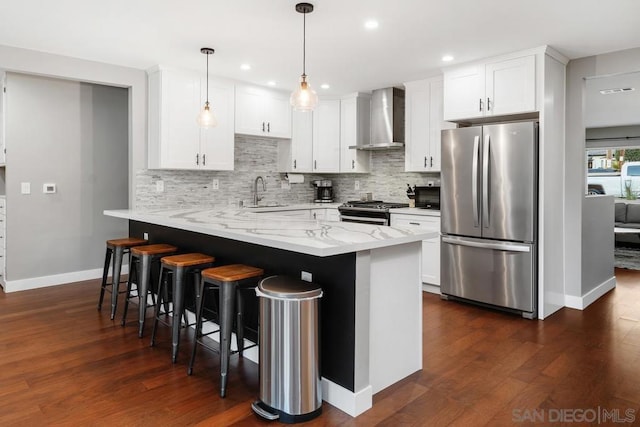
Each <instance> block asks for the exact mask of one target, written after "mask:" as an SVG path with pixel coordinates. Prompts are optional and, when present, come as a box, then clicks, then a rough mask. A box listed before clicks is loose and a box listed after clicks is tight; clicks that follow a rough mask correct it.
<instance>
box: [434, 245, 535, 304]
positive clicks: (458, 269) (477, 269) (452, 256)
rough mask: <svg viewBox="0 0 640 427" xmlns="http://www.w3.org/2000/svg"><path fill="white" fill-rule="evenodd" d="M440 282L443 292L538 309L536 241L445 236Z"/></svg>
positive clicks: (487, 302) (489, 302)
mask: <svg viewBox="0 0 640 427" xmlns="http://www.w3.org/2000/svg"><path fill="white" fill-rule="evenodd" d="M441 239H442V240H441V243H440V244H441V253H440V257H441V258H440V266H441V271H440V286H441V291H442V293H443V294H447V295H452V296H456V297H460V298H465V299H468V300H472V301H478V302H482V303H486V304H492V305H496V306H500V307H507V308H511V309H515V310H521V311H525V312H534V311H535V305H534V303H535V295H536V283H537V281H536V274H535V265H536V256H535V254H536V250H535V249H536V248H535V245H534V244H525V243H511V242H498V241H491V240H483V239H473V238H463V237H454V236H442V238H441Z"/></svg>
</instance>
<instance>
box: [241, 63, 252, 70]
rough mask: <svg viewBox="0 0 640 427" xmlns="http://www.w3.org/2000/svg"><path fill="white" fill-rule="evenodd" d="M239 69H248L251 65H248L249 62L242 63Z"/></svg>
mask: <svg viewBox="0 0 640 427" xmlns="http://www.w3.org/2000/svg"><path fill="white" fill-rule="evenodd" d="M240 69H241V70H244V71H248V70H250V69H251V65H249V64H242V65H241V66H240Z"/></svg>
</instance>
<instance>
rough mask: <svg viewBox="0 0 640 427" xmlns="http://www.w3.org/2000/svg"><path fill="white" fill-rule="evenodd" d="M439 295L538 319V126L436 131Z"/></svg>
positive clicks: (512, 124)
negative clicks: (439, 144) (439, 158)
mask: <svg viewBox="0 0 640 427" xmlns="http://www.w3.org/2000/svg"><path fill="white" fill-rule="evenodd" d="M441 170H442V171H441V196H440V209H441V215H442V218H441V219H442V221H441V224H442V229H441V231H442V236H441V242H440V248H441V255H440V256H441V261H440V268H441V271H440V281H441V292H442V294H443V296H444V297H445V298H447V297H448V296H452V297H456V298H463V299H466V300H470V301H474V302H478V303H483V304H490V305H492V306H497V307H502V308H505V309H510V310H515V311H517V312H521V313H522V315H523V316H524V317H527V318H534V317H536V315H537V310H536V299H537V275H536V270H537V256H536V253H537V246H536V240H537V231H538V227H537V223H538V221H537V218H538V216H537V210H538V124H537V123H536V122H514V123H504V124H495V125H487V126H473V127H467V128H459V129H451V130H443V131H442V169H441Z"/></svg>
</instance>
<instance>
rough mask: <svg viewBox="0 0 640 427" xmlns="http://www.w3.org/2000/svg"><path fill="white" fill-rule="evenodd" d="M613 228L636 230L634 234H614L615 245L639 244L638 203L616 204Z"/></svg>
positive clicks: (639, 211) (639, 212) (639, 222)
mask: <svg viewBox="0 0 640 427" xmlns="http://www.w3.org/2000/svg"><path fill="white" fill-rule="evenodd" d="M615 226H616V227H622V228H635V229H638V234H636V233H616V244H617V243H625V244H626V243H637V244H640V203H625V202H616V204H615Z"/></svg>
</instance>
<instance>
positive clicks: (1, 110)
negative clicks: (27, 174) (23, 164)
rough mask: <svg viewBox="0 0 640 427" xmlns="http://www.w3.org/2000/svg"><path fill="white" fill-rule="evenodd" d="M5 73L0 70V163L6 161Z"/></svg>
mask: <svg viewBox="0 0 640 427" xmlns="http://www.w3.org/2000/svg"><path fill="white" fill-rule="evenodd" d="M5 88H6V74H5V72H4V71H2V70H0V164H4V163H5V161H6V155H5V152H6V150H5V141H4V139H5V136H4V135H5V126H6V125H5V117H6V105H7V103H6V98H7V97H6V92H5V90H6V89H5Z"/></svg>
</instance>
